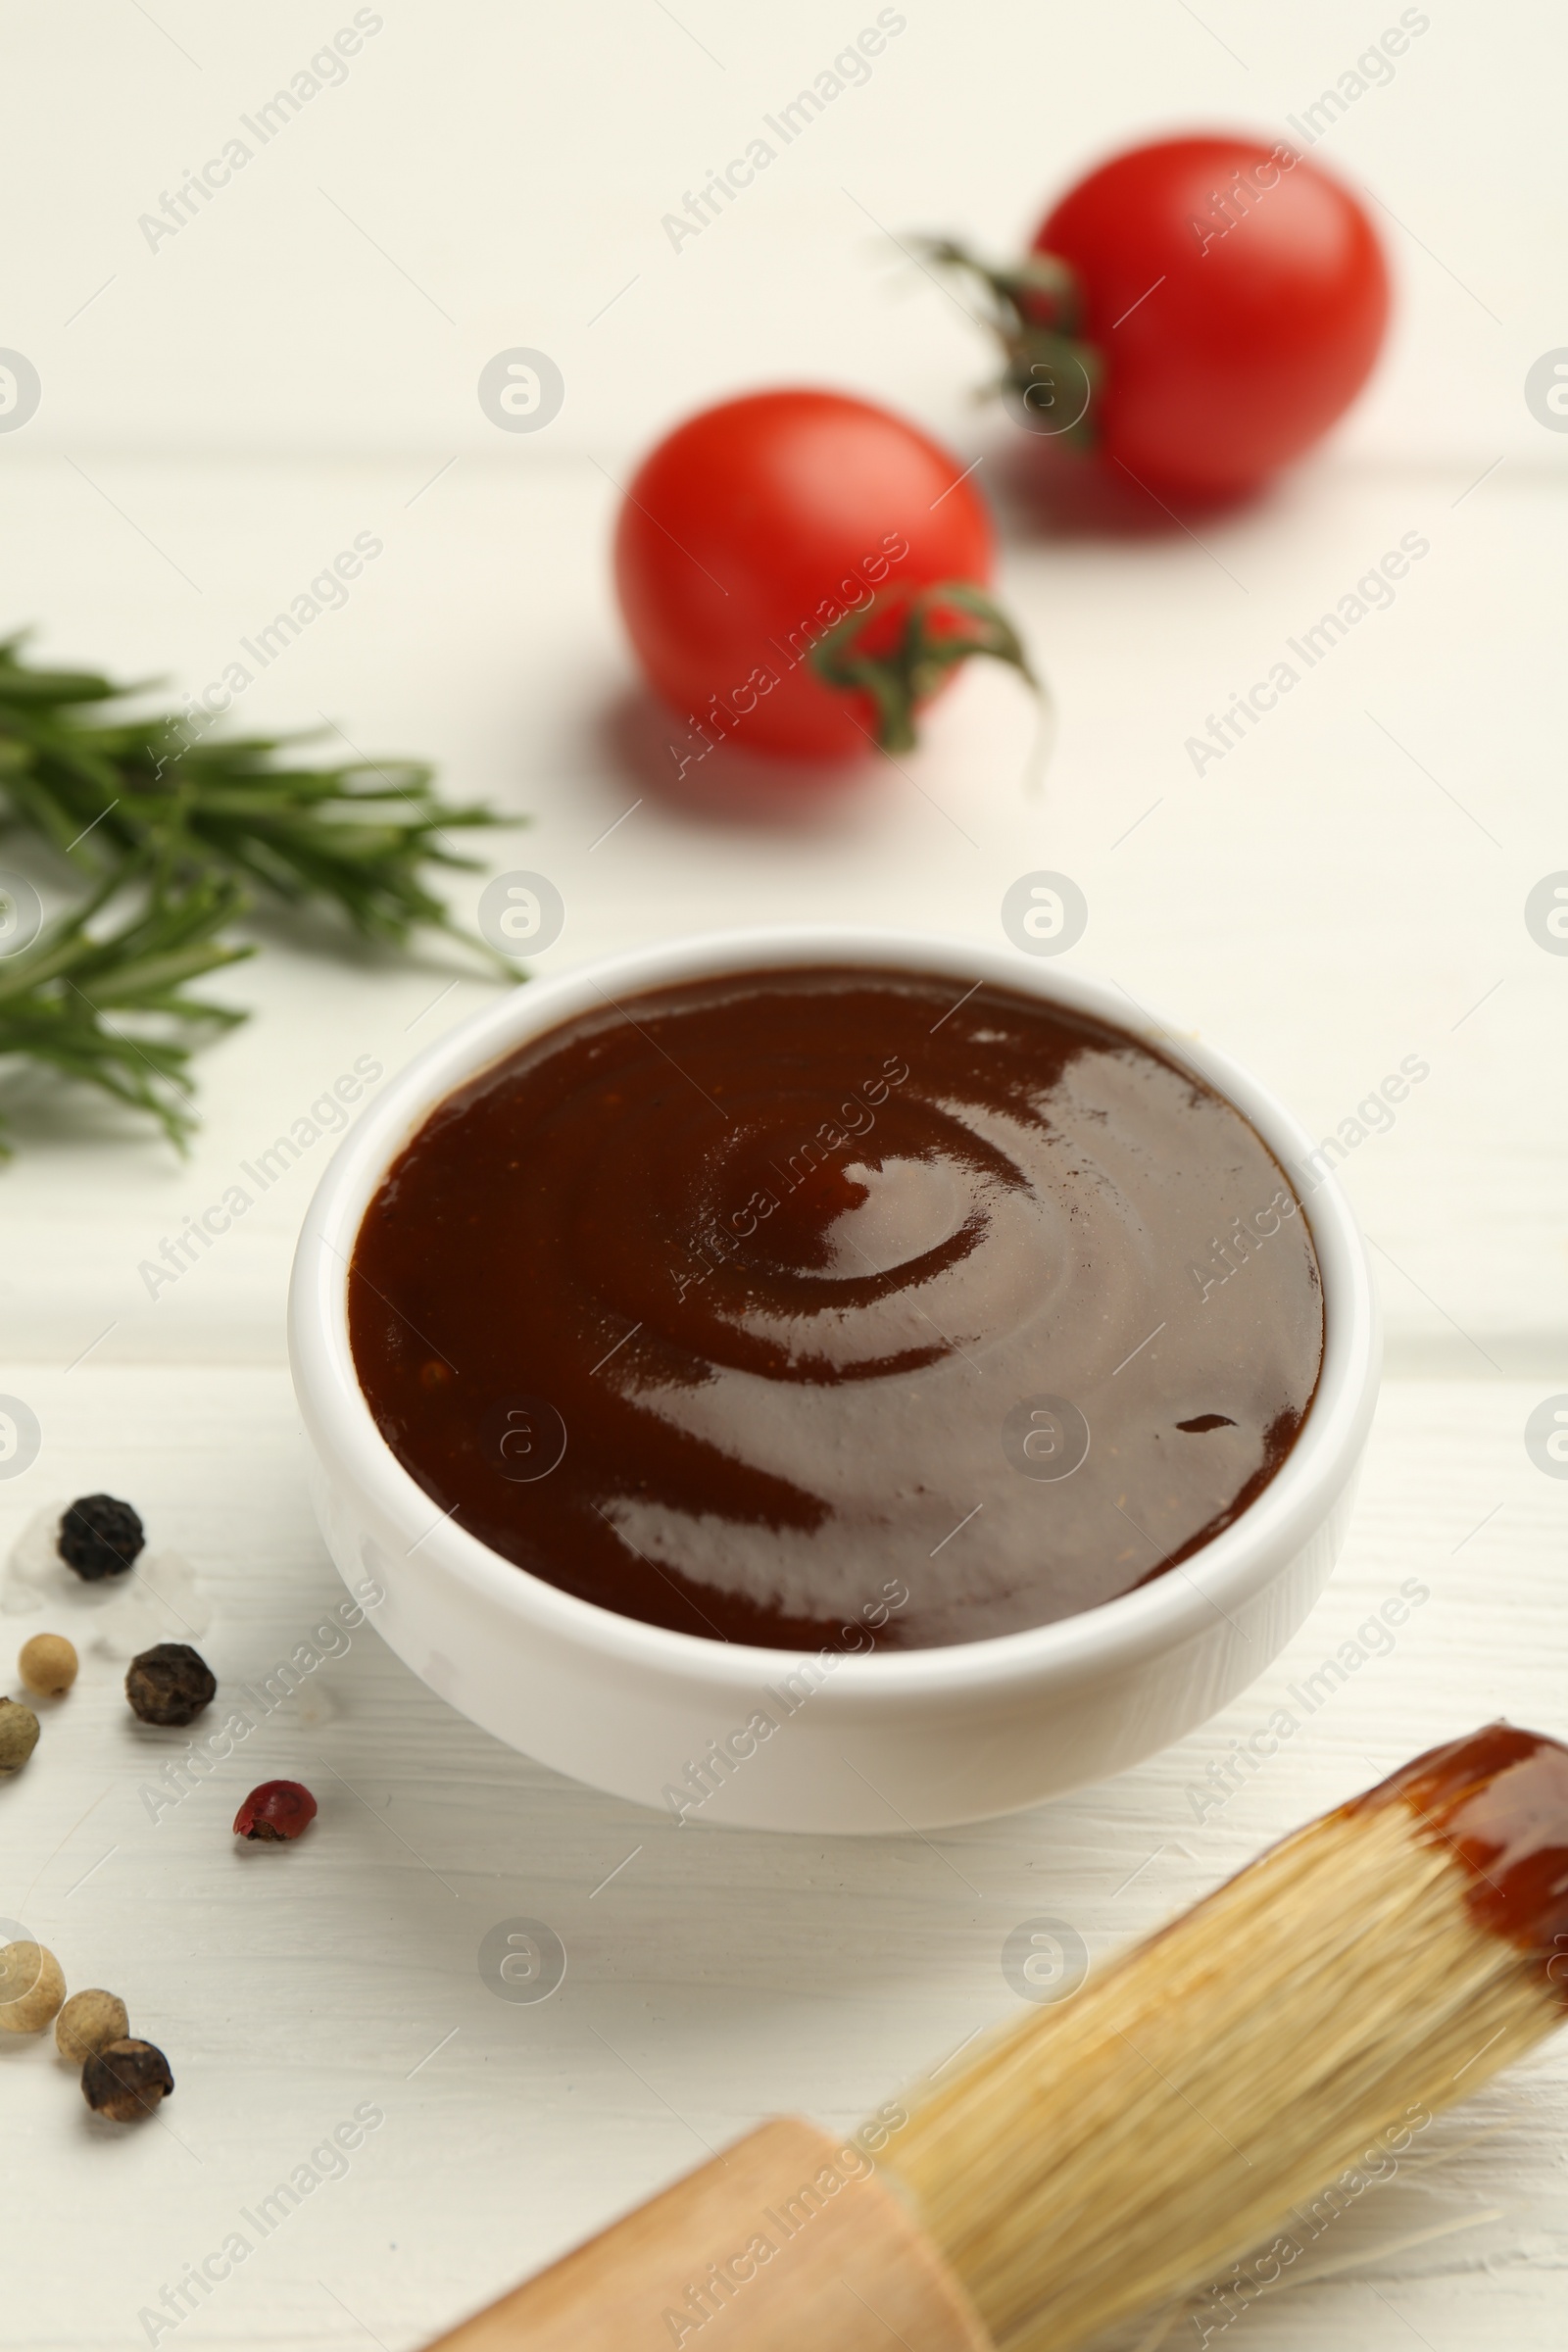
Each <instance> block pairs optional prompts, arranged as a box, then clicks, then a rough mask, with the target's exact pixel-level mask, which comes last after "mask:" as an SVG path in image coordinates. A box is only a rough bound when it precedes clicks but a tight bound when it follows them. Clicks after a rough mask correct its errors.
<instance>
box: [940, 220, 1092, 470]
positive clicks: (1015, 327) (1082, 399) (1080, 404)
mask: <svg viewBox="0 0 1568 2352" xmlns="http://www.w3.org/2000/svg"><path fill="white" fill-rule="evenodd" d="M925 251H926V253H927V254H928V255H929V256H930V258H931V260H932V261H933V262H935V263H937V264H938V266H939V267H940V268H943V269H949V270H965V271H967V272H968V274H969V276H971V277H973V278H976V279H978V281H979V283H980V284H981V285H982V286H983V287H984V288H985V291H986V293H987V295H988V296H989V297H990V304H991V308H990V316H989V317H988V318H987V319H985V321H984V323H985V324H986V325H987V326H989V327H990V329H991V331H992V333H993V334H994V335H995V336H996V337H997V340H998V342H999V343H1000V344H1001V345H1002V350H1003V356H1004V360H1005V367H1004V368H1003V372H1002V374H1001V376H1000V378H999V379H998V381H997V383H996V384H995V386H994V387H993V389H995V390H996V391H998V392H1002V393H1007V394H1010V395H1011V396H1012V400H1013V402H1014V404H1015V405H1016V407H1018V408H1019V409H1021V410H1022V411H1023V412H1024V414H1023V415H1022V416H1021V417H1020V419H1019V421H1020V422H1021V423H1023V424H1025V425H1026V426H1027V427H1028V428H1029V430H1030V431H1031V432H1038V433H1048V434H1052V435H1054V436H1055V437H1057V438H1059V439H1061V440H1063V441H1065V442H1066V443H1067V444H1068V445H1069V447H1071V448H1073V449H1077V450H1090V449H1093V447H1094V446H1095V442H1096V440H1097V438H1098V432H1097V428H1096V425H1095V423H1094V422H1093V421H1092V412H1093V410H1094V407H1095V402H1096V397H1097V395H1098V393H1099V391H1100V387H1101V383H1102V381H1103V375H1104V355H1103V352H1102V351H1101V349H1100V347H1099V345H1098V344H1096V343H1091V342H1089V341H1088V340H1087V339H1086V338H1085V337H1084V336H1083V335H1082V334H1081V333H1080V332H1079V326H1080V321H1081V319H1082V315H1083V299H1082V294H1081V291H1080V288H1079V284H1078V278H1077V274H1076V272H1075V271H1074V270H1072V269H1071V268H1070V267H1069V265H1068V264H1067V263H1066V262H1063V261H1061V260H1059V259H1058V258H1057V256H1056V255H1055V254H1054V253H1030V254H1026V255H1025V257H1024V259H1023V260H1022V261H1021V262H1015V263H1013V264H1011V265H1002V266H999V267H994V266H993V265H992V264H991V263H989V262H983V261H981V260H980V259H979V258H978V256H977V255H975V254H972V253H971V252H970V251H969V249H968V247H967V246H964V245H960V244H958V243H956V241H955V240H954V239H953V238H951V237H932V238H928V239H927V240H926V242H925Z"/></svg>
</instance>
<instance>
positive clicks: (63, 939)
mask: <svg viewBox="0 0 1568 2352" xmlns="http://www.w3.org/2000/svg"><path fill="white" fill-rule="evenodd" d="M128 883H129V888H130V890H131V891H132V892H133V893H134V899H133V903H132V904H130V906H129V907H128V908H127V910H126V911H125V912H124V913H123V914H122V915H121V918H120V920H119V922H118V924H115V925H113V926H111V927H107V928H98V929H94V928H93V927H92V926H93V923H94V918H95V917H96V916H98V915H99V914H100V913H102V912H103V911H104V909H105V908H106V907H108V906H109V904H110V902H111V901H112V900H114V899H117V898H120V897H121V896H123V894H124V893H125V892H126V889H127V875H126V873H125V872H124V871H116V872H115V873H112V874H110V875H108V876H107V877H106V878H105V880H104V881H103V882H102V883H101V884H100V886H99V887H98V889H97V890H95V891H94V892H93V893H92V895H91V897H90V898H88V899H87V900H85V901H84V902H83V904H82V905H81V906H79V907H73V909H72V910H71V912H70V913H69V914H66V915H63V916H62V917H60V919H59V920H58V921H56V922H55V923H53V924H51V925H50V926H49V927H48V928H47V929H46V930H44V931H43V932H42V933H40V935H39V937H38V938H37V939H36V940H35V941H34V942H33V944H32V946H31V947H30V948H26V949H25V950H24V951H23V952H22V954H21V955H18V956H11V957H10V958H8V959H7V960H6V961H4V962H0V1061H3V1060H7V1059H10V1058H13V1057H15V1058H19V1059H21V1060H24V1061H31V1062H35V1063H40V1064H42V1065H43V1066H45V1067H47V1068H50V1069H53V1070H55V1071H57V1072H59V1073H60V1075H61V1076H63V1077H66V1078H73V1079H77V1080H79V1081H81V1082H82V1083H84V1084H86V1085H88V1086H95V1087H97V1088H98V1089H99V1090H100V1091H101V1092H102V1093H104V1094H107V1095H112V1096H113V1097H114V1098H115V1100H116V1101H117V1102H120V1103H126V1104H128V1105H129V1106H130V1107H131V1108H132V1109H135V1110H140V1111H144V1112H146V1113H147V1115H148V1116H149V1117H151V1118H153V1119H155V1120H156V1121H157V1122H158V1124H159V1126H160V1127H161V1128H162V1129H163V1131H164V1133H165V1134H166V1135H167V1136H168V1137H169V1139H170V1141H171V1142H172V1144H174V1145H175V1146H176V1147H177V1148H178V1149H179V1150H180V1151H183V1150H184V1149H185V1143H186V1138H187V1137H188V1136H189V1135H190V1133H191V1131H192V1130H193V1128H194V1127H195V1125H196V1121H195V1118H194V1116H193V1115H192V1112H191V1109H190V1102H191V1093H190V1086H189V1083H188V1070H189V1064H190V1058H191V1054H192V1053H193V1052H194V1050H195V1048H196V1047H197V1046H198V1045H199V1044H200V1043H201V1042H202V1040H203V1038H204V1036H207V1035H210V1034H212V1033H214V1032H217V1031H221V1030H224V1029H229V1028H232V1027H233V1026H234V1025H235V1024H236V1023H237V1022H239V1021H242V1020H244V1018H245V1017H246V1016H245V1015H244V1013H242V1012H237V1011H235V1010H234V1009H233V1008H232V1007H231V1006H229V1005H214V1004H212V1003H210V1002H209V1001H208V1000H207V999H206V998H203V997H193V996H190V995H188V994H187V993H186V991H187V987H188V984H189V983H190V982H191V981H192V980H197V979H200V978H201V977H202V975H203V974H204V973H207V972H212V971H217V970H219V969H220V968H221V966H222V965H224V964H229V963H238V962H240V961H241V960H242V959H243V958H244V957H245V956H251V955H254V953H255V950H254V949H253V948H248V947H230V946H228V945H227V944H225V943H224V942H223V941H222V940H221V939H219V938H218V937H217V936H216V935H217V933H218V932H220V931H221V929H222V928H223V927H224V925H225V924H227V923H230V922H232V921H233V920H234V918H235V916H236V915H237V914H239V913H240V912H241V911H242V910H243V907H244V903H245V902H244V894H243V892H242V891H241V890H240V888H239V886H238V885H237V884H236V883H234V882H231V881H228V880H225V879H222V878H217V879H215V878H212V877H209V878H208V879H207V880H205V881H200V882H196V883H193V884H190V885H187V886H183V887H180V886H177V885H171V884H169V883H168V882H167V881H164V880H161V879H159V878H157V877H153V878H151V879H149V880H144V879H143V878H142V877H140V876H136V875H131V876H129V877H128ZM111 1016H113V1017H112V1018H111ZM123 1024H126V1025H123ZM10 1156H11V1148H10V1146H9V1145H8V1144H6V1143H5V1142H4V1140H3V1138H0V1158H9V1157H10Z"/></svg>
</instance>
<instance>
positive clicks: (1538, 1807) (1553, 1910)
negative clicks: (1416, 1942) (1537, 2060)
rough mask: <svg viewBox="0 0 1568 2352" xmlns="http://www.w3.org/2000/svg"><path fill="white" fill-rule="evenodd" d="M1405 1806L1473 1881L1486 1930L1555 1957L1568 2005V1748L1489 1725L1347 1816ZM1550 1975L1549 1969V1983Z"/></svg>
mask: <svg viewBox="0 0 1568 2352" xmlns="http://www.w3.org/2000/svg"><path fill="white" fill-rule="evenodd" d="M1395 1802H1398V1803H1401V1804H1405V1805H1408V1806H1409V1808H1410V1810H1411V1811H1412V1812H1413V1813H1415V1814H1416V1815H1418V1816H1419V1818H1420V1820H1421V1821H1422V1823H1423V1824H1424V1825H1425V1830H1426V1834H1427V1837H1428V1838H1429V1840H1430V1842H1432V1843H1433V1844H1441V1845H1446V1846H1447V1847H1448V1848H1449V1849H1450V1851H1451V1852H1452V1853H1454V1854H1455V1855H1456V1856H1457V1857H1458V1859H1459V1860H1460V1861H1461V1862H1463V1863H1464V1864H1465V1865H1466V1867H1467V1868H1468V1870H1469V1872H1470V1874H1471V1885H1470V1890H1469V1905H1470V1911H1471V1915H1472V1917H1473V1918H1474V1919H1475V1920H1476V1921H1477V1923H1478V1924H1479V1925H1480V1926H1482V1927H1485V1928H1488V1929H1490V1930H1491V1931H1492V1933H1493V1934H1494V1935H1495V1936H1501V1937H1503V1939H1504V1940H1505V1941H1506V1942H1508V1943H1512V1944H1516V1945H1517V1946H1518V1947H1519V1948H1520V1949H1521V1950H1522V1951H1527V1952H1544V1953H1546V1954H1547V1955H1555V1957H1556V1958H1557V1959H1558V1960H1559V1961H1561V1963H1562V1966H1561V1967H1560V1969H1559V1970H1558V1972H1557V1975H1556V1977H1554V1978H1552V1983H1553V1985H1554V1986H1555V1989H1556V1992H1557V1995H1558V1998H1559V1999H1561V2000H1562V2001H1564V2002H1568V1747H1564V1746H1563V1744H1562V1742H1561V1741H1560V1740H1548V1739H1546V1738H1545V1737H1544V1735H1543V1734H1542V1733H1540V1732H1526V1731H1519V1730H1517V1729H1516V1728H1515V1727H1514V1725H1512V1724H1511V1723H1489V1724H1488V1725H1487V1726H1486V1728H1485V1730H1483V1731H1479V1732H1473V1733H1472V1734H1471V1735H1470V1737H1469V1738H1468V1739H1467V1740H1449V1742H1448V1744H1447V1745H1446V1747H1434V1748H1429V1749H1428V1751H1427V1753H1426V1754H1425V1755H1424V1756H1417V1757H1416V1758H1415V1759H1414V1761H1413V1762H1411V1763H1409V1764H1406V1765H1405V1766H1403V1768H1402V1769H1401V1770H1400V1771H1398V1772H1397V1773H1395V1774H1393V1775H1392V1776H1391V1778H1390V1779H1388V1780H1386V1781H1380V1782H1379V1783H1378V1786H1377V1787H1376V1788H1375V1789H1368V1790H1367V1792H1366V1794H1365V1795H1364V1796H1358V1797H1353V1798H1352V1799H1351V1801H1350V1803H1349V1804H1348V1805H1346V1806H1345V1807H1343V1808H1342V1809H1343V1811H1344V1812H1346V1813H1363V1812H1370V1811H1371V1810H1372V1809H1373V1808H1375V1807H1381V1806H1384V1805H1389V1804H1394V1803H1395ZM1549 1974H1550V1971H1549V1969H1548V1975H1549Z"/></svg>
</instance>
